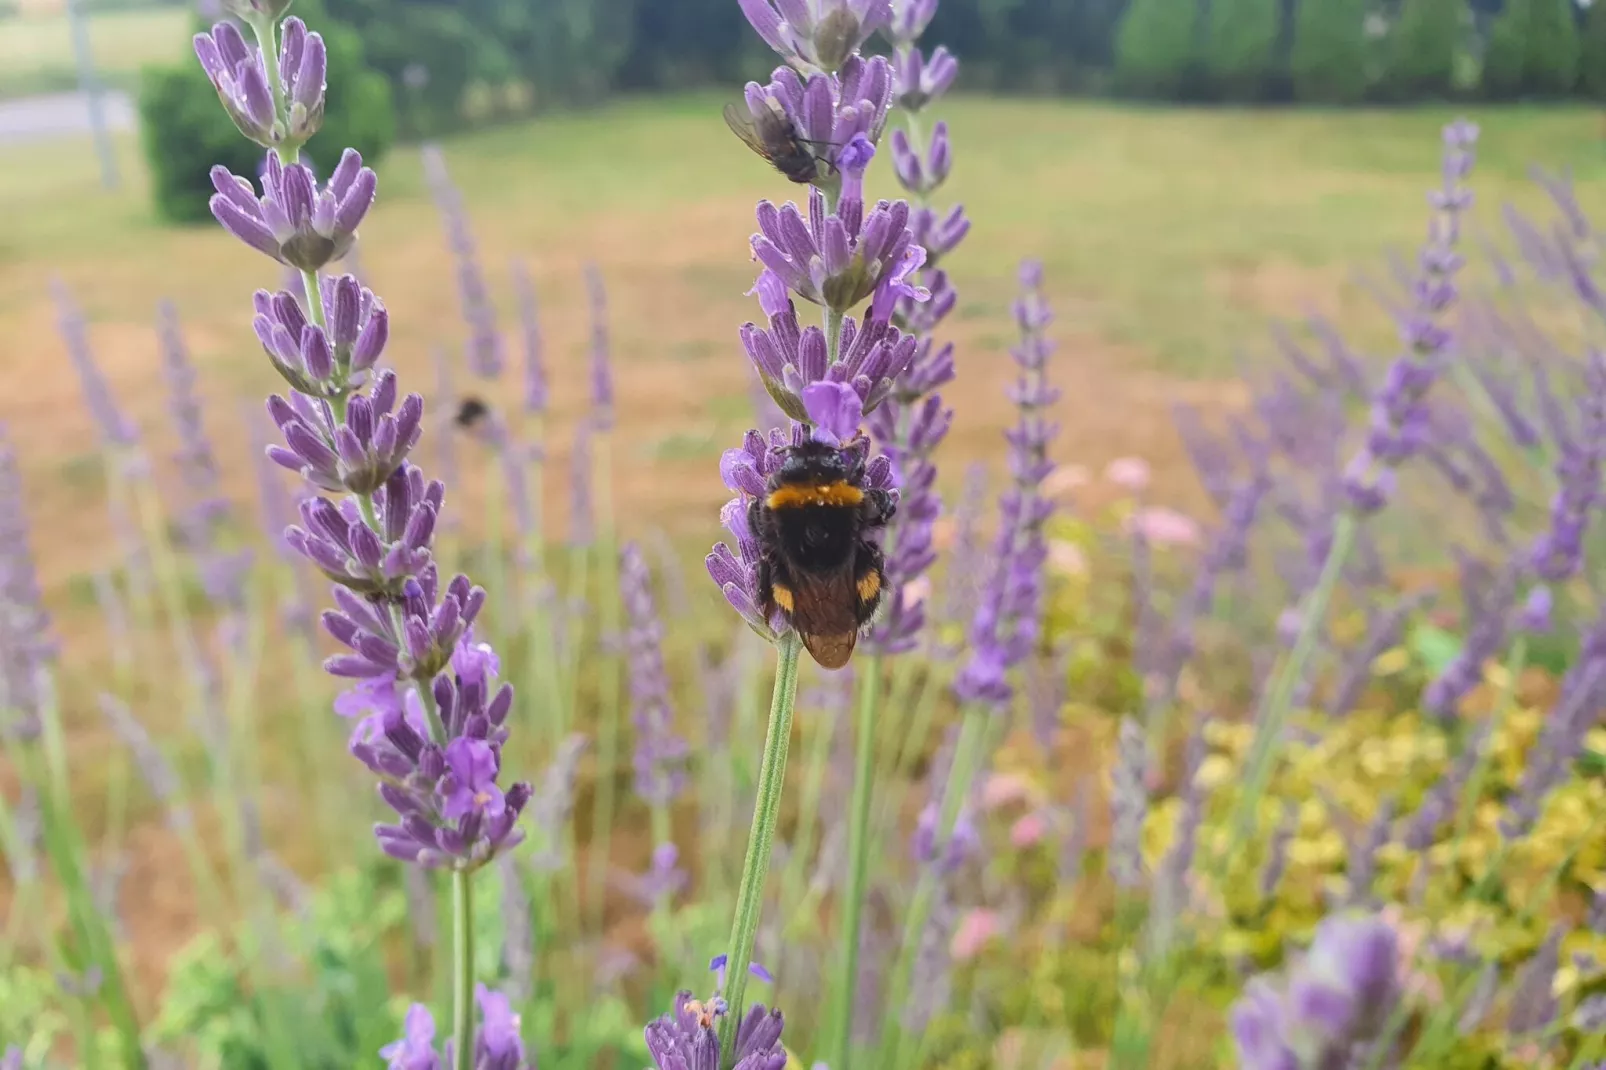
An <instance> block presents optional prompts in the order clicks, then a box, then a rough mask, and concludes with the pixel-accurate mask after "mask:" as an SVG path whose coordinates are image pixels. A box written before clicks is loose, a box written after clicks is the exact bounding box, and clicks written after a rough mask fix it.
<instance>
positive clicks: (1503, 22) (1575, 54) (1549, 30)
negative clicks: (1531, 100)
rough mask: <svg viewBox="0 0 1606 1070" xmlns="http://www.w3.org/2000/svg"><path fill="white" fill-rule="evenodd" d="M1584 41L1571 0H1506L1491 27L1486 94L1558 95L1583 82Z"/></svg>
mask: <svg viewBox="0 0 1606 1070" xmlns="http://www.w3.org/2000/svg"><path fill="white" fill-rule="evenodd" d="M1580 51H1581V43H1580V41H1579V38H1578V28H1577V26H1576V25H1575V23H1574V22H1573V15H1572V2H1571V0H1506V7H1505V10H1504V11H1502V12H1501V13H1500V17H1499V18H1497V19H1495V21H1494V25H1493V26H1492V27H1490V30H1489V48H1488V52H1487V53H1486V54H1485V57H1484V64H1483V85H1482V88H1483V92H1484V93H1485V95H1487V96H1491V97H1496V98H1501V97H1515V96H1528V95H1533V96H1559V95H1561V94H1563V93H1569V92H1571V91H1572V89H1573V87H1574V86H1575V85H1576V84H1577V82H1578V67H1579V56H1580Z"/></svg>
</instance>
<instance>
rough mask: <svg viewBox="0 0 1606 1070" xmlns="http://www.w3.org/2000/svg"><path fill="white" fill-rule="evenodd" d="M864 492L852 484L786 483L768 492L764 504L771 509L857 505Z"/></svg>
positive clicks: (862, 499)
mask: <svg viewBox="0 0 1606 1070" xmlns="http://www.w3.org/2000/svg"><path fill="white" fill-rule="evenodd" d="M862 501H864V491H862V490H860V489H859V488H858V487H855V486H854V485H853V484H852V483H846V482H843V481H842V480H840V479H839V480H837V481H836V482H835V483H823V484H822V483H788V484H786V485H785V486H782V487H776V488H775V489H774V490H772V491H770V496H769V498H767V499H766V500H765V504H766V505H768V506H769V507H770V508H771V509H798V508H801V507H803V506H805V505H858V504H859V503H860V502H862Z"/></svg>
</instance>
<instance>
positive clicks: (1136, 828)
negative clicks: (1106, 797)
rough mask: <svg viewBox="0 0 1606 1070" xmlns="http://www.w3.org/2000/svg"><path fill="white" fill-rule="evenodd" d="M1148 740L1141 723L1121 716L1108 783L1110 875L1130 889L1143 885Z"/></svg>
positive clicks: (1146, 813)
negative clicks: (1113, 761)
mask: <svg viewBox="0 0 1606 1070" xmlns="http://www.w3.org/2000/svg"><path fill="white" fill-rule="evenodd" d="M1149 762H1150V759H1149V741H1148V739H1147V737H1146V736H1145V735H1144V734H1143V726H1142V725H1140V724H1138V722H1137V721H1135V720H1133V719H1132V718H1130V717H1125V718H1122V720H1121V729H1120V737H1119V743H1118V745H1117V757H1116V762H1115V768H1114V770H1113V771H1112V776H1111V784H1110V861H1109V869H1110V878H1111V879H1112V880H1113V881H1114V882H1115V886H1116V887H1117V888H1120V889H1122V890H1124V891H1133V890H1136V889H1139V888H1142V887H1143V886H1144V883H1145V881H1144V874H1143V823H1144V821H1145V820H1147V818H1148V814H1149V789H1148V777H1149Z"/></svg>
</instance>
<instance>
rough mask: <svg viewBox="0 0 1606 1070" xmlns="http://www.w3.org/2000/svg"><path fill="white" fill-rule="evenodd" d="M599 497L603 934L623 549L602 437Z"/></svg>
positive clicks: (594, 916)
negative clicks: (620, 566) (619, 545)
mask: <svg viewBox="0 0 1606 1070" xmlns="http://www.w3.org/2000/svg"><path fill="white" fill-rule="evenodd" d="M595 485H596V492H597V506H598V512H599V513H601V514H602V515H601V517H600V518H599V519H600V521H601V522H600V523H599V524H598V525H597V528H598V531H597V534H598V538H599V543H600V546H599V549H600V551H601V552H600V554H599V555H598V556H599V557H600V558H601V559H602V561H603V566H602V567H601V568H600V569H598V570H597V581H598V587H599V588H600V589H599V590H598V592H597V597H598V598H599V599H600V600H601V602H602V606H601V609H602V635H601V636H600V637H599V638H600V639H601V641H602V643H603V644H605V647H606V648H605V650H604V651H603V654H602V656H601V657H600V658H598V659H597V661H598V664H599V671H600V672H601V673H602V680H601V694H600V696H599V710H598V715H599V720H600V724H599V725H598V726H597V800H596V806H595V808H594V809H593V810H592V812H591V817H592V824H591V851H592V860H591V866H592V873H593V874H595V876H594V877H593V879H592V881H591V902H590V903H589V904H588V905H589V906H590V908H591V910H590V915H591V926H592V928H593V929H595V930H596V931H598V932H600V931H601V930H602V908H603V904H604V903H605V901H606V900H607V887H608V885H607V880H608V868H609V867H608V860H609V856H610V854H611V851H610V848H611V847H612V845H613V812H614V803H615V797H616V794H617V792H616V790H615V787H616V785H615V783H614V782H615V779H616V777H615V773H616V771H617V768H618V764H619V675H620V672H619V668H620V667H619V661H618V650H617V647H618V643H619V635H620V622H619V549H618V541H619V540H618V536H617V534H616V532H615V531H614V515H613V436H612V434H611V433H609V432H603V433H601V434H599V435H598V436H597V444H596V484H595Z"/></svg>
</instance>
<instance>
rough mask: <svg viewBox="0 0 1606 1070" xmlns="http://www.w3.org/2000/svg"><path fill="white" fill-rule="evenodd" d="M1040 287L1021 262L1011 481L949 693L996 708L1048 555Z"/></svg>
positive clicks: (1047, 428) (1049, 397) (1023, 647)
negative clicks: (967, 646) (966, 650)
mask: <svg viewBox="0 0 1606 1070" xmlns="http://www.w3.org/2000/svg"><path fill="white" fill-rule="evenodd" d="M1042 285H1043V272H1042V265H1040V264H1037V263H1035V262H1030V261H1028V262H1027V263H1025V264H1023V265H1022V266H1021V286H1022V288H1023V289H1024V290H1025V291H1026V292H1025V294H1024V296H1023V297H1022V298H1021V300H1020V301H1018V302H1017V303H1016V305H1015V319H1016V323H1017V325H1018V326H1019V328H1020V332H1021V341H1020V344H1019V345H1017V346H1015V347H1014V348H1013V349H1012V350H1011V353H1012V354H1013V356H1014V358H1015V362H1016V363H1017V364H1018V365H1019V366H1020V369H1021V376H1020V379H1019V380H1018V381H1017V382H1016V383H1015V385H1014V386H1012V387H1011V388H1010V392H1009V393H1010V400H1011V401H1013V402H1014V403H1015V405H1016V407H1017V409H1018V411H1019V414H1020V418H1019V420H1018V422H1017V423H1016V425H1015V427H1014V428H1012V429H1011V430H1009V431H1007V432H1005V437H1006V438H1007V439H1008V441H1009V468H1010V474H1011V475H1012V476H1013V486H1012V488H1011V489H1010V490H1009V491H1007V492H1006V493H1005V494H1004V496H1003V498H1002V500H1001V501H1000V503H999V512H1000V514H1001V515H1000V518H999V530H998V537H997V542H996V544H995V548H994V552H993V558H992V573H991V575H990V576H989V577H988V579H987V584H986V586H985V587H984V588H983V590H982V594H981V599H980V605H979V606H978V607H977V610H976V615H975V618H974V619H973V621H972V622H971V630H970V638H971V653H970V657H969V659H968V660H967V661H966V663H965V665H964V666H963V667H962V668H961V669H960V671H959V676H958V678H957V679H956V680H955V682H954V693H955V694H957V695H958V696H959V697H960V699H961V700H964V701H967V702H976V701H982V702H988V703H990V704H993V705H994V706H998V707H1002V706H1004V705H1005V704H1007V703H1008V701H1009V699H1010V697H1011V696H1012V694H1013V689H1012V687H1011V686H1010V684H1009V681H1008V679H1007V675H1008V672H1009V670H1010V668H1011V667H1013V666H1014V665H1015V664H1017V663H1018V662H1020V660H1021V659H1022V658H1024V657H1026V656H1027V655H1028V654H1029V653H1030V652H1031V650H1032V647H1033V645H1034V644H1035V643H1036V640H1037V635H1038V630H1039V628H1040V625H1041V620H1040V617H1041V615H1042V602H1043V583H1044V577H1043V564H1044V562H1045V561H1046V560H1047V558H1048V546H1047V542H1046V541H1045V539H1044V536H1043V525H1044V524H1045V523H1046V522H1047V520H1048V518H1049V516H1051V515H1052V513H1053V503H1052V502H1051V501H1049V500H1048V499H1047V498H1045V497H1044V496H1043V495H1042V492H1041V485H1042V482H1043V480H1044V479H1046V478H1047V477H1048V475H1049V473H1050V472H1052V471H1053V469H1054V466H1053V463H1052V462H1050V461H1049V460H1048V444H1049V443H1050V442H1051V441H1052V440H1053V438H1054V436H1055V434H1057V433H1058V426H1057V425H1055V424H1054V423H1053V422H1051V421H1050V420H1049V419H1048V417H1047V413H1048V410H1049V409H1050V408H1051V407H1052V406H1053V404H1054V403H1055V402H1056V401H1057V400H1058V399H1059V390H1057V389H1056V388H1054V387H1052V386H1050V385H1049V384H1048V375H1047V368H1048V357H1049V355H1050V354H1051V353H1052V352H1053V344H1052V343H1051V342H1050V341H1049V340H1048V338H1047V337H1046V335H1045V333H1044V332H1045V330H1046V328H1047V327H1048V325H1049V323H1051V322H1052V320H1053V315H1052V313H1051V312H1050V310H1049V308H1048V305H1047V302H1046V301H1045V300H1044V299H1043V294H1042Z"/></svg>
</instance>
